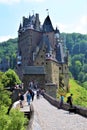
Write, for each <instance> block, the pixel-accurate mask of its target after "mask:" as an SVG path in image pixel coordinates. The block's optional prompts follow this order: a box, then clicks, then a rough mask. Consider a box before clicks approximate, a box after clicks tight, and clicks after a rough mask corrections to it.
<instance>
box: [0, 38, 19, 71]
mask: <svg viewBox="0 0 87 130" xmlns="http://www.w3.org/2000/svg"><path fill="white" fill-rule="evenodd" d="M16 53H17V38H15V39H9V40H8V41H6V42H2V43H0V63H1V62H2V61H3V59H6V60H7V61H8V63H9V67H10V68H12V69H13V68H14V67H15V64H16Z"/></svg>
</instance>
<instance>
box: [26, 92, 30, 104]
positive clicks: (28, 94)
mask: <svg viewBox="0 0 87 130" xmlns="http://www.w3.org/2000/svg"><path fill="white" fill-rule="evenodd" d="M26 97H27V103H28V105H30V100H31V94H30V92H29V91H28V92H27V94H26Z"/></svg>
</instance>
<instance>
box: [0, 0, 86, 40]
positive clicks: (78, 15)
mask: <svg viewBox="0 0 87 130" xmlns="http://www.w3.org/2000/svg"><path fill="white" fill-rule="evenodd" d="M46 9H48V11H49V16H50V18H51V21H52V24H53V26H54V28H55V27H56V26H57V27H58V28H59V30H60V32H66V33H73V32H77V33H82V34H87V0H0V42H1V41H5V40H7V39H9V38H16V37H17V31H18V28H19V24H20V22H22V17H23V16H25V17H28V16H29V13H30V14H31V15H32V14H33V13H34V14H36V13H39V18H40V21H41V23H42V24H43V21H44V19H45V18H46V16H47V11H46Z"/></svg>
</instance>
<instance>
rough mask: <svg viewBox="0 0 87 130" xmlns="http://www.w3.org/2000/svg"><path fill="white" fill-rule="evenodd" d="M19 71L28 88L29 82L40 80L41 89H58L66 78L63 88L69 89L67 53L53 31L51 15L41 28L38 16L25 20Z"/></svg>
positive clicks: (19, 32) (55, 31)
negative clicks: (54, 87) (61, 81)
mask: <svg viewBox="0 0 87 130" xmlns="http://www.w3.org/2000/svg"><path fill="white" fill-rule="evenodd" d="M17 72H18V74H19V75H20V77H21V79H24V81H25V84H26V86H28V82H29V81H28V80H33V81H34V80H37V82H39V83H40V86H43V87H46V86H45V85H48V86H49V84H50V85H52V86H56V88H59V86H60V76H61V75H63V80H64V86H65V87H66V88H68V79H69V77H68V53H66V52H65V50H64V41H63V38H62V37H61V34H60V31H59V30H58V29H57V28H56V29H55V30H54V28H53V26H52V23H51V20H50V17H49V15H48V16H47V17H46V19H45V20H44V23H43V25H42V26H41V25H40V20H39V14H36V15H34V14H33V15H32V16H31V15H29V18H25V17H23V23H22V24H20V26H19V30H18V56H17ZM26 77H27V78H26ZM49 87H50V86H49ZM49 87H48V88H49ZM52 88H53V87H52ZM53 91H54V90H53Z"/></svg>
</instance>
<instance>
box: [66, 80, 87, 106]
mask: <svg viewBox="0 0 87 130" xmlns="http://www.w3.org/2000/svg"><path fill="white" fill-rule="evenodd" d="M69 87H70V91H69V92H68V93H66V94H65V97H64V101H65V102H66V100H67V97H68V96H69V95H70V94H71V93H72V94H73V104H74V105H77V106H82V107H86V108H87V90H86V89H85V88H83V87H81V86H80V85H79V84H78V83H77V82H76V81H75V80H74V79H70V80H69Z"/></svg>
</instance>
